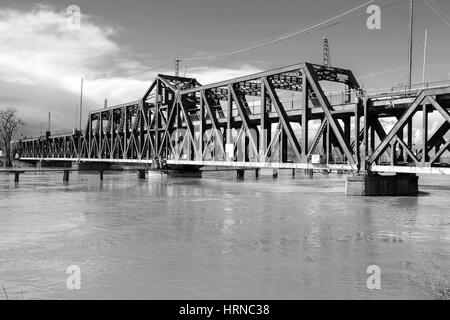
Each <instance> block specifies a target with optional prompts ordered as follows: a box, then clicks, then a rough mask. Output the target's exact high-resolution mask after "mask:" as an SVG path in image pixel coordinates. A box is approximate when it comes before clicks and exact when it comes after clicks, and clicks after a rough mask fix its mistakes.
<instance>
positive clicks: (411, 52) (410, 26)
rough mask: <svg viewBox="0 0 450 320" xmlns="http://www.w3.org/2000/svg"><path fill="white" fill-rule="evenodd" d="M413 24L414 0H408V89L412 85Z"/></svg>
mask: <svg viewBox="0 0 450 320" xmlns="http://www.w3.org/2000/svg"><path fill="white" fill-rule="evenodd" d="M413 26H414V0H410V17H409V49H408V89H410V90H411V85H412V58H413V57H412V55H413Z"/></svg>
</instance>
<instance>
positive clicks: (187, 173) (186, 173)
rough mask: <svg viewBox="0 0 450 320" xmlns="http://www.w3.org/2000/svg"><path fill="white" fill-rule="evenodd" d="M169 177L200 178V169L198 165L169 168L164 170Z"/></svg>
mask: <svg viewBox="0 0 450 320" xmlns="http://www.w3.org/2000/svg"><path fill="white" fill-rule="evenodd" d="M166 172H167V175H168V176H169V177H170V178H201V177H202V171H201V170H200V168H198V167H193V166H190V167H180V168H169V169H167V170H166Z"/></svg>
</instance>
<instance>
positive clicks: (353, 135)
mask: <svg viewBox="0 0 450 320" xmlns="http://www.w3.org/2000/svg"><path fill="white" fill-rule="evenodd" d="M332 86H334V87H336V86H338V87H339V88H342V89H341V91H340V92H339V93H335V92H331V91H332V90H331V89H329V88H331V87H332ZM449 108H450V83H446V84H441V85H425V84H423V85H420V86H419V87H413V88H408V89H403V90H398V91H395V90H391V91H388V92H384V93H377V94H367V93H365V92H364V90H362V89H361V87H360V85H359V84H358V82H357V80H356V78H355V76H354V75H353V73H352V72H351V71H350V70H346V69H339V68H333V67H326V66H322V65H316V64H311V63H301V64H296V65H292V66H287V67H282V68H278V69H274V70H270V71H266V72H261V73H257V74H252V75H249V76H244V77H240V78H236V79H232V80H228V81H222V82H218V83H214V84H210V85H205V86H202V85H201V84H200V83H198V82H197V80H195V79H193V78H184V77H175V76H169V75H162V74H160V75H158V76H157V77H156V79H155V80H154V81H153V83H152V84H151V86H150V87H149V89H148V90H147V91H146V92H145V94H144V95H143V97H142V98H141V99H139V100H137V101H134V102H131V103H127V104H123V105H118V106H113V107H106V108H102V109H98V110H95V111H92V112H90V113H89V116H88V121H87V125H86V129H85V130H84V131H79V130H75V131H74V132H73V133H71V134H55V135H51V134H47V135H46V136H42V137H39V138H34V139H26V140H22V141H18V142H15V148H16V150H18V153H19V155H20V160H23V161H39V160H48V161H73V162H101V163H123V164H127V163H137V164H142V165H152V166H153V167H154V168H161V169H162V168H165V167H187V166H195V167H205V166H213V167H232V168H286V169H288V168H290V169H324V170H350V171H353V172H397V173H429V174H450V162H449V163H447V162H446V161H445V158H444V156H445V152H446V151H447V150H450V139H449V138H448V137H446V135H447V134H450V133H449V131H450V114H449V111H448V109H449ZM433 117H434V118H436V117H437V118H439V119H440V120H439V119H437V120H436V119H434V120H433V121H432V119H431V118H433ZM431 123H433V125H431ZM437 124H438V125H437ZM413 138H414V139H413ZM418 140H420V143H417V141H418Z"/></svg>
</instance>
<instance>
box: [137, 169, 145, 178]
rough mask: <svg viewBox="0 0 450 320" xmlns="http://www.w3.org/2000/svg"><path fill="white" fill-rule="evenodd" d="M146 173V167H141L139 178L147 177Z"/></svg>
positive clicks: (138, 173) (138, 172)
mask: <svg viewBox="0 0 450 320" xmlns="http://www.w3.org/2000/svg"><path fill="white" fill-rule="evenodd" d="M145 174H146V170H144V169H139V170H138V171H137V176H138V179H145Z"/></svg>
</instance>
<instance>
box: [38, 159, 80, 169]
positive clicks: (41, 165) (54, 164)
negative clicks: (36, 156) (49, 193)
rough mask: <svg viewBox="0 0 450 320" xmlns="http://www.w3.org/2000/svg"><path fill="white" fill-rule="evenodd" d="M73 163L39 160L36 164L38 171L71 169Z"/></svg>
mask: <svg viewBox="0 0 450 320" xmlns="http://www.w3.org/2000/svg"><path fill="white" fill-rule="evenodd" d="M71 165H72V162H70V161H49V160H39V161H37V162H36V168H37V169H43V168H70V167H71Z"/></svg>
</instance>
